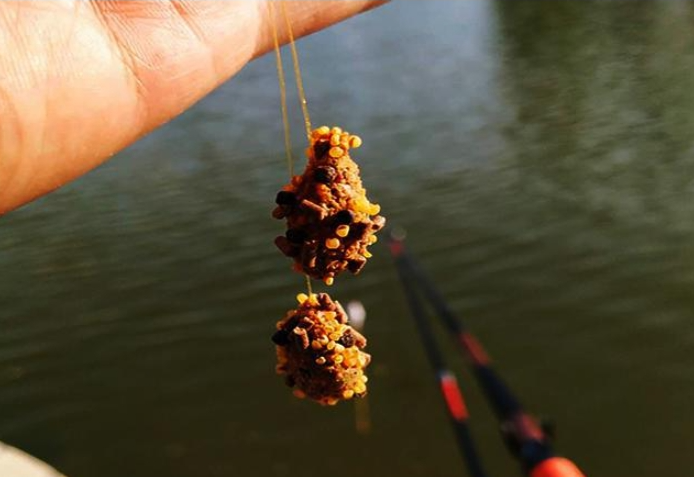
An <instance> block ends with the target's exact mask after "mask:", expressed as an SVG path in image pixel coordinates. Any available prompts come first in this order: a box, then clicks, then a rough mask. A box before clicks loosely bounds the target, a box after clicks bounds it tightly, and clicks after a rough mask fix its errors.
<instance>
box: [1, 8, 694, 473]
mask: <svg viewBox="0 0 694 477" xmlns="http://www.w3.org/2000/svg"><path fill="white" fill-rule="evenodd" d="M693 24H694V4H692V3H687V2H626V3H622V2H588V1H582V2H578V1H576V2H556V3H550V2H511V1H508V2H501V1H499V2H491V1H490V2H483V1H466V2H455V3H454V2H445V3H440V2H419V3H415V2H405V3H395V4H391V5H389V6H387V7H385V8H382V9H381V10H379V11H376V12H373V13H369V14H367V15H365V16H363V17H361V18H358V19H354V20H351V21H349V22H347V23H345V24H343V25H340V26H338V27H336V28H333V29H331V30H330V31H327V32H323V33H321V34H318V35H315V36H313V37H311V38H310V39H306V40H302V41H301V43H300V53H301V55H302V59H303V65H304V74H305V81H306V86H307V88H308V93H309V106H310V108H311V111H312V114H313V118H314V122H315V123H316V124H318V123H336V124H341V125H344V126H345V127H346V128H347V129H349V130H350V131H352V132H355V133H358V134H360V135H361V136H362V137H363V138H364V141H365V144H364V146H363V147H362V149H360V150H359V151H358V152H359V154H358V155H357V159H358V160H359V162H360V164H361V166H362V171H363V177H364V180H365V183H366V185H367V187H368V188H369V191H370V195H371V197H372V198H373V199H374V200H375V201H377V202H379V203H381V204H382V206H383V210H384V212H385V214H386V215H387V216H388V217H389V220H390V222H391V224H400V225H403V226H405V227H407V228H408V229H409V241H410V246H411V248H412V249H413V250H414V251H416V252H417V253H418V254H419V255H420V257H421V260H422V262H423V263H424V264H425V266H426V267H427V268H428V269H429V270H430V271H431V272H432V273H433V274H435V276H436V278H437V279H438V281H439V283H440V285H441V287H442V289H443V290H444V292H445V293H446V295H447V296H448V297H449V298H450V300H451V303H452V304H453V306H454V307H455V309H456V310H458V311H459V312H460V313H461V314H462V315H464V316H465V317H466V318H467V321H468V324H469V326H470V327H471V328H472V329H473V330H474V331H475V332H476V333H477V334H478V335H479V336H480V338H481V339H482V341H483V342H484V343H485V344H486V345H487V347H488V348H489V350H490V351H491V353H492V354H493V355H494V356H495V358H496V360H497V362H498V364H499V367H500V370H501V371H502V372H503V374H504V375H505V376H506V377H507V379H508V380H509V381H510V383H511V384H512V385H513V386H514V387H515V388H516V389H517V391H518V392H519V394H520V395H521V396H522V397H523V398H524V401H525V402H526V403H527V404H528V405H529V407H530V408H531V409H532V410H534V411H536V412H538V413H539V414H543V415H550V416H552V417H553V418H554V419H555V420H556V422H557V423H558V436H559V442H558V447H559V449H560V450H561V451H562V452H564V453H565V454H567V455H570V456H571V457H573V458H574V459H575V460H576V461H577V462H578V463H579V464H580V465H581V466H582V467H583V468H584V469H585V470H586V472H587V473H588V475H591V476H611V477H622V476H624V477H626V476H629V477H647V476H648V477H652V476H672V477H679V476H683V477H684V476H688V475H690V474H691V468H692V464H694V457H693V456H692V453H691V451H690V447H691V445H692V441H694V409H692V406H691V403H692V402H693V401H694V318H693V315H694V240H692V237H694V134H692V133H693V131H694V28H693ZM293 104H294V107H293V110H294V112H295V114H294V116H293V124H295V125H296V127H295V131H294V137H295V144H297V151H299V150H301V149H302V147H301V146H300V145H301V144H302V143H301V121H300V117H299V115H298V106H297V103H296V102H295V103H293ZM278 108H279V99H278V93H277V80H276V77H275V70H274V63H273V60H272V58H271V57H267V58H263V59H261V60H259V61H256V62H255V63H253V64H251V65H249V66H248V67H247V68H246V69H245V70H244V71H243V72H242V73H241V74H240V75H238V76H237V77H236V78H234V79H233V80H231V81H230V82H228V83H227V84H225V85H224V86H222V87H221V88H220V89H219V90H217V91H216V92H214V93H213V94H212V95H210V96H209V97H208V98H207V99H205V100H204V101H202V102H201V103H200V104H198V105H197V106H196V107H195V108H193V109H192V110H190V111H189V112H187V113H186V114H184V115H183V116H182V117H180V118H178V119H177V120H175V121H173V122H172V123H171V124H169V125H167V126H166V127H164V128H162V129H160V130H158V131H157V132H155V133H154V134H152V135H150V136H149V137H147V138H145V139H144V140H142V141H140V142H139V143H137V144H135V145H134V146H132V147H131V148H130V149H128V150H126V151H124V152H123V153H121V154H120V155H119V157H117V158H115V159H114V160H113V161H111V162H110V163H109V164H108V165H106V166H104V167H102V168H101V169H99V170H98V171H95V172H93V173H91V174H89V175H88V176H87V177H85V178H83V179H81V180H79V181H77V182H76V183H74V184H72V185H70V186H69V187H66V188H64V189H63V190H61V191H60V192H58V193H56V194H53V195H51V196H49V197H47V198H44V199H42V200H40V201H38V202H36V203H34V204H32V205H30V206H28V207H25V208H24V209H22V210H19V211H17V212H14V213H12V214H10V215H8V216H7V217H5V218H3V219H2V220H1V222H0V227H1V230H2V233H1V234H0V250H2V252H1V253H0V270H2V273H1V276H0V326H1V327H2V328H1V329H2V332H1V333H0V440H3V441H6V442H8V443H10V444H13V445H16V446H19V447H21V448H23V449H25V450H27V451H29V452H31V453H33V454H35V455H37V456H38V457H40V458H43V459H45V460H47V461H48V462H50V463H51V464H53V465H55V466H56V467H58V468H59V469H60V470H62V471H63V472H65V473H66V474H68V475H69V476H70V477H91V476H99V477H159V476H161V477H164V476H166V477H184V476H185V477H217V476H219V477H222V476H224V477H228V476H235V475H251V476H254V475H258V476H288V475H296V476H302V477H304V476H305V477H313V476H323V475H328V474H329V475H331V476H333V477H342V476H345V477H346V476H354V475H356V474H358V475H361V476H378V477H382V476H391V475H393V476H458V475H464V472H463V470H462V465H461V461H460V458H459V456H458V454H457V452H456V449H455V446H454V441H453V438H452V435H451V432H450V430H449V427H448V425H447V422H446V419H445V414H444V411H443V408H442V406H441V405H440V404H441V403H440V400H439V396H438V394H437V392H436V389H435V387H434V386H433V383H432V378H431V377H430V376H429V375H427V372H428V367H427V363H426V361H425V360H424V356H423V353H422V351H421V349H420V347H419V343H418V341H417V337H416V335H415V334H414V328H413V326H412V324H411V322H410V318H409V315H408V314H407V309H406V307H405V302H404V300H403V295H402V292H401V290H400V288H399V285H398V283H397V281H396V276H395V273H394V270H393V267H392V264H391V262H390V260H389V258H388V256H387V253H386V250H385V248H383V246H381V245H380V244H379V246H378V247H376V248H375V255H376V256H375V258H374V259H373V261H372V262H371V263H369V265H368V266H367V268H366V269H365V271H364V273H363V274H362V275H361V276H360V277H358V278H357V279H352V278H348V279H345V280H338V282H337V284H336V286H334V287H333V289H332V293H333V294H334V296H335V297H336V298H337V299H340V300H342V301H347V300H349V299H352V298H359V299H361V300H362V301H363V302H364V304H365V306H366V307H367V310H368V313H369V319H368V320H367V332H368V336H369V338H370V350H371V352H372V354H373V356H374V364H373V365H372V368H371V381H370V386H371V387H370V390H371V393H370V404H371V410H372V415H373V432H372V434H371V435H369V436H366V437H360V436H357V435H356V434H355V432H354V430H353V429H354V428H353V414H352V406H351V405H342V406H339V407H337V408H330V409H326V408H320V407H318V406H316V405H313V404H312V403H309V402H305V401H298V400H295V399H293V398H292V397H291V395H290V393H289V392H288V390H287V389H286V388H285V387H284V386H283V384H282V383H281V380H280V379H279V378H278V377H276V376H275V375H274V369H273V367H274V356H273V354H274V350H273V347H272V345H271V343H270V341H269V335H270V333H271V330H272V328H273V325H274V322H275V321H276V320H277V319H278V318H279V317H281V316H282V314H283V313H284V312H285V310H287V309H288V308H290V307H292V306H293V305H294V298H293V297H294V295H295V294H296V293H297V292H298V291H300V290H302V288H303V282H302V280H301V278H300V277H299V276H298V275H295V274H293V273H291V272H290V271H289V263H288V262H287V260H286V259H284V258H283V257H282V256H281V255H280V254H279V252H277V251H276V250H275V249H274V246H273V245H272V240H273V238H274V237H275V235H276V234H277V233H279V232H280V231H281V224H280V223H279V222H276V221H273V220H272V219H271V218H270V215H269V214H270V210H271V208H272V201H273V198H274V194H275V192H276V190H277V189H278V188H279V187H280V186H281V184H282V183H283V182H284V181H285V179H286V169H285V165H284V162H283V160H284V159H283V157H284V156H283V150H282V147H283V146H282V133H281V123H280V115H279V109H278ZM445 351H446V354H447V356H448V357H449V358H450V360H451V364H452V365H453V366H454V367H456V369H461V370H462V369H463V361H462V359H460V358H459V357H458V355H457V353H456V352H455V350H454V349H453V348H452V346H450V345H448V343H447V345H446V348H445ZM461 379H462V383H463V386H464V389H465V390H466V391H468V394H469V400H470V408H471V411H472V413H473V419H474V422H473V428H474V429H473V430H474V432H475V435H476V436H477V437H478V440H479V447H480V448H481V451H482V454H483V458H484V459H485V461H486V463H487V466H488V468H489V471H490V474H492V475H498V476H501V475H507V476H509V475H518V472H517V469H516V466H515V463H514V462H512V461H511V460H509V459H508V458H507V455H506V451H505V450H504V449H503V447H502V446H501V444H500V440H499V438H498V436H497V432H496V428H495V424H494V421H493V420H492V418H491V416H490V414H489V412H488V410H487V408H486V406H485V404H484V402H483V401H482V400H481V398H480V396H479V394H478V392H477V389H476V387H475V386H474V384H473V383H472V382H470V381H469V376H468V375H467V374H466V373H464V372H463V374H462V376H461ZM3 477H12V476H3Z"/></svg>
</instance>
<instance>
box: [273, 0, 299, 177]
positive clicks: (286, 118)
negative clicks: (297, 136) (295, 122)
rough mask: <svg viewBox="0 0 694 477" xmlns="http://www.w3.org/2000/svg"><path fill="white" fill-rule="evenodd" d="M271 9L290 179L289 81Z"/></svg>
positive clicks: (291, 172)
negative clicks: (286, 76) (286, 77)
mask: <svg viewBox="0 0 694 477" xmlns="http://www.w3.org/2000/svg"><path fill="white" fill-rule="evenodd" d="M268 7H269V8H270V26H271V27H272V28H271V30H272V41H273V42H274V44H275V59H276V60H277V78H278V80H279V84H280V104H281V106H280V108H281V109H282V124H283V126H284V149H285V154H286V155H287V168H288V169H289V178H290V179H291V178H292V177H293V176H294V160H293V159H292V142H291V138H290V134H289V116H288V115H287V81H286V79H285V76H284V66H283V65H282V54H281V53H280V42H279V39H278V38H277V25H276V24H275V7H274V5H273V4H272V2H268Z"/></svg>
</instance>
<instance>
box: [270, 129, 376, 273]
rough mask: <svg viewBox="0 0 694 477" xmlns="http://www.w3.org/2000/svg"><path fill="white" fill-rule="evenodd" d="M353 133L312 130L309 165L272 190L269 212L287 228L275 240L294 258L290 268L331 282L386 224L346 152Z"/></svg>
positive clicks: (361, 256) (359, 260) (356, 263)
mask: <svg viewBox="0 0 694 477" xmlns="http://www.w3.org/2000/svg"><path fill="white" fill-rule="evenodd" d="M361 143H362V141H361V139H360V138H359V137H358V136H353V135H350V134H349V133H348V132H346V131H343V130H342V129H341V128H339V127H333V128H329V127H327V126H321V127H319V128H318V129H316V130H314V131H313V132H312V133H311V146H310V147H309V148H308V149H307V156H308V164H307V166H306V170H305V171H304V173H303V174H302V175H300V176H294V177H293V178H292V180H291V182H290V183H289V184H287V185H286V186H284V187H283V189H282V190H281V191H280V192H279V193H278V194H277V199H276V202H277V207H276V208H275V210H274V211H273V212H272V215H273V217H275V218H277V219H286V220H287V232H286V234H285V235H283V236H279V237H277V238H276V239H275V245H277V248H279V249H280V251H281V252H282V253H283V254H284V255H286V256H287V257H291V258H292V259H294V262H295V263H294V264H295V266H294V269H295V270H296V271H298V272H300V273H305V274H306V275H309V276H310V277H312V278H315V279H318V280H323V281H324V282H325V283H328V282H330V283H332V280H329V279H332V278H334V277H335V276H337V275H338V274H340V273H341V272H343V271H344V270H349V271H350V272H352V273H354V274H356V273H359V271H361V269H362V268H363V267H364V265H365V264H366V260H367V258H369V257H371V254H370V253H369V251H368V250H367V247H368V246H369V245H371V244H373V243H375V240H374V237H375V236H374V234H375V233H376V232H378V231H379V230H381V229H382V228H383V226H384V225H385V218H383V217H382V216H381V215H379V213H380V211H381V207H380V206H379V205H378V204H372V203H371V202H369V200H368V198H367V197H366V190H365V189H364V187H363V186H362V183H361V179H360V177H359V166H357V164H356V163H355V162H354V161H353V160H352V158H351V157H350V155H349V150H350V148H357V147H359V146H361Z"/></svg>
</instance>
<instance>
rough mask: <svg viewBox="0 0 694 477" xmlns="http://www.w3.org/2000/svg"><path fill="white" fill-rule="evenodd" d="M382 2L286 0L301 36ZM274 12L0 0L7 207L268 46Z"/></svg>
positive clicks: (186, 2)
mask: <svg viewBox="0 0 694 477" xmlns="http://www.w3.org/2000/svg"><path fill="white" fill-rule="evenodd" d="M380 3H381V2H374V1H366V0H351V1H326V0H317V1H289V2H286V3H285V5H286V10H287V14H288V16H289V19H290V22H291V25H292V30H293V32H294V35H295V37H296V38H299V37H302V36H305V35H308V34H310V33H312V32H315V31H317V30H320V29H323V28H326V27H328V26H329V25H332V24H333V23H336V22H339V21H341V20H344V19H346V18H348V17H350V16H352V15H355V14H357V13H360V12H363V11H366V10H368V9H370V8H373V7H374V6H376V5H378V4H380ZM274 5H275V11H276V15H277V18H276V20H275V23H276V24H277V25H278V29H279V36H280V41H281V42H282V43H286V42H287V41H288V35H287V32H286V30H285V29H284V28H283V26H284V22H283V21H281V17H280V15H281V9H280V5H279V3H277V2H275V3H274ZM269 20H270V16H269V8H268V5H267V3H266V2H259V1H249V0H241V1H227V0H209V1H206V0H180V1H164V0H143V1H132V0H126V1H115V0H114V1H106V0H100V1H90V2H85V1H81V0H60V1H59V0H53V1H50V2H47V1H31V2H27V1H23V0H20V1H16V2H15V1H7V0H5V1H2V2H0V52H2V53H1V54H0V214H3V213H6V212H8V211H10V210H12V209H15V208H17V207H19V206H21V205H23V204H26V203H27V202H30V201H31V200H33V199H35V198H37V197H39V196H41V195H43V194H46V193H48V192H50V191H52V190H54V189H56V188H58V187H60V186H61V185H63V184H65V183H67V182H69V181H71V180H73V179H75V178H77V177H79V176H80V175H82V174H84V173H85V172H87V171H89V170H91V169H93V168H95V167H96V166H98V165H99V164H101V163H102V162H104V161H105V160H107V159H108V158H109V157H111V156H113V155H114V154H115V153H116V152H118V151H119V150H121V149H123V148H124V147H126V146H127V145H129V144H131V143H132V142H134V141H136V140H137V139H138V138H140V137H142V136H143V135H145V134H147V133H148V132H150V131H151V130H153V129H154V128H156V127H157V126H159V125H161V124H163V123H165V122H167V121H168V120H170V119H171V118H173V117H175V116H176V115H178V114H180V113H181V112H183V111H184V110H185V109H187V108H189V107H190V106H191V105H193V104H194V103H195V102H197V101H198V100H199V99H201V98H202V97H203V96H205V95H206V94H207V93H209V92H210V91H212V90H213V89H214V88H215V87H217V86H219V85H220V84H221V83H222V82H224V81H226V80H227V79H228V78H230V77H231V76H233V75H234V74H235V73H237V72H238V71H239V70H240V69H241V68H243V66H244V65H245V64H246V63H248V62H249V61H251V60H252V59H254V58H256V57H258V56H260V55H263V54H264V53H267V52H268V51H270V50H271V49H272V48H273V40H272V31H271V29H270V23H269Z"/></svg>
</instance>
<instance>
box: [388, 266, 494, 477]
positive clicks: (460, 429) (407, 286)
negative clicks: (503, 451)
mask: <svg viewBox="0 0 694 477" xmlns="http://www.w3.org/2000/svg"><path fill="white" fill-rule="evenodd" d="M396 268H397V270H398V275H399V276H400V281H401V283H402V286H403V289H404V290H405V296H406V297H407V301H408V303H409V305H410V311H411V314H412V318H413V319H414V322H415V325H416V326H417V330H418V332H419V337H420V338H421V340H422V346H423V347H424V351H425V353H426V355H427V358H428V360H429V363H430V364H431V367H432V368H434V372H435V373H436V379H437V381H438V384H439V389H440V391H441V395H442V397H443V399H444V401H445V403H446V410H447V411H448V419H449V421H450V423H451V425H452V427H453V432H454V433H455V436H456V440H457V442H458V448H459V450H460V452H461V454H462V455H463V460H464V461H465V464H466V466H467V468H468V472H469V474H470V476H471V477H487V473H486V472H485V471H484V470H483V468H482V463H481V461H480V458H479V454H478V453H477V449H476V448H475V444H474V441H473V439H472V434H471V432H470V426H469V425H468V419H469V414H468V410H467V406H466V405H465V400H464V398H463V393H462V392H461V390H460V386H458V381H457V380H456V378H455V375H454V374H453V373H452V372H451V371H450V370H448V369H447V368H446V365H445V362H444V359H443V355H442V353H441V351H440V350H439V347H438V345H437V344H436V339H435V338H434V333H433V331H432V329H431V326H430V325H429V321H428V320H427V318H426V315H425V313H424V308H423V306H422V302H421V301H420V299H419V297H418V296H417V293H416V292H415V289H414V286H413V283H412V281H411V279H410V278H409V277H408V274H407V270H405V268H404V267H403V266H402V264H399V263H397V262H396Z"/></svg>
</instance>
